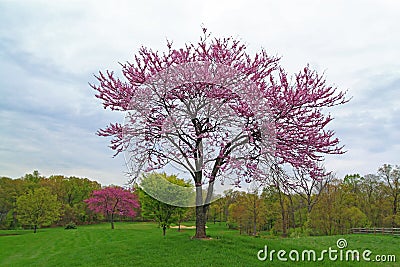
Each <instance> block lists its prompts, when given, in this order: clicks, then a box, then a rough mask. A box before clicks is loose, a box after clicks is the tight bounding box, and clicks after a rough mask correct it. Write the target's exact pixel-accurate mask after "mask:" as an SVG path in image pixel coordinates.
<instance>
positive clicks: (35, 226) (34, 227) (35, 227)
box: [33, 224, 37, 234]
mask: <svg viewBox="0 0 400 267" xmlns="http://www.w3.org/2000/svg"><path fill="white" fill-rule="evenodd" d="M36 230H37V225H36V224H35V225H34V226H33V233H35V234H36Z"/></svg>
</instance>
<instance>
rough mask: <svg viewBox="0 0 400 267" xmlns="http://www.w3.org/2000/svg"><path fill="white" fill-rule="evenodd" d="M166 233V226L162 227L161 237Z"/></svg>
mask: <svg viewBox="0 0 400 267" xmlns="http://www.w3.org/2000/svg"><path fill="white" fill-rule="evenodd" d="M166 231H167V226H166V225H163V227H162V235H163V236H165V232H166Z"/></svg>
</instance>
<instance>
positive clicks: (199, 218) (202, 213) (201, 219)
mask: <svg viewBox="0 0 400 267" xmlns="http://www.w3.org/2000/svg"><path fill="white" fill-rule="evenodd" d="M207 206H208V205H201V206H197V207H196V235H195V236H194V237H195V238H206V237H207V235H206V216H207Z"/></svg>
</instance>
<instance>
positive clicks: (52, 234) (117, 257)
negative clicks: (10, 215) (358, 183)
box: [0, 223, 400, 267]
mask: <svg viewBox="0 0 400 267" xmlns="http://www.w3.org/2000/svg"><path fill="white" fill-rule="evenodd" d="M208 226H209V228H208V230H207V231H208V234H209V235H210V236H211V238H212V239H210V240H193V239H191V238H190V237H191V236H193V235H194V230H188V229H187V230H184V231H182V232H178V231H177V230H176V229H169V230H168V231H167V236H166V237H165V238H164V237H162V233H161V230H160V229H159V228H157V225H156V224H152V223H117V224H116V229H115V230H111V229H110V225H109V224H99V225H91V226H80V227H78V229H77V230H64V229H63V228H48V229H39V231H38V233H36V234H34V233H33V232H32V231H27V230H24V231H0V266H2V267H3V266H174V267H178V266H188V267H189V266H400V237H394V236H382V235H345V236H328V237H301V238H286V239H281V238H274V239H268V238H262V237H261V238H254V237H249V236H240V235H239V234H238V231H230V230H226V228H225V227H224V226H223V225H218V224H216V225H213V224H209V225H208ZM11 234H15V235H11ZM339 238H345V239H346V240H347V243H348V246H347V248H346V249H351V250H354V249H358V250H360V251H361V252H362V251H363V250H365V249H369V250H371V251H372V255H371V256H370V258H371V259H373V258H374V257H375V255H377V254H385V255H387V254H394V255H396V260H397V263H393V262H392V263H388V262H386V263H382V262H379V263H377V262H365V261H360V262H346V261H339V260H337V261H329V260H328V255H326V256H325V261H323V262H304V261H299V262H293V261H291V260H289V261H288V262H280V261H278V259H277V257H276V254H275V255H274V259H273V261H272V262H271V261H269V260H266V261H259V260H258V259H257V252H258V251H259V250H261V249H263V248H264V246H265V245H267V246H268V249H269V250H272V249H274V250H276V251H278V250H280V249H284V250H286V251H287V253H289V251H290V250H293V249H296V250H298V251H300V252H301V251H303V250H311V249H313V250H315V251H316V252H317V253H318V254H317V257H318V256H319V253H320V252H321V251H322V250H324V249H329V247H332V249H337V246H336V241H337V239H339ZM286 257H287V255H286Z"/></svg>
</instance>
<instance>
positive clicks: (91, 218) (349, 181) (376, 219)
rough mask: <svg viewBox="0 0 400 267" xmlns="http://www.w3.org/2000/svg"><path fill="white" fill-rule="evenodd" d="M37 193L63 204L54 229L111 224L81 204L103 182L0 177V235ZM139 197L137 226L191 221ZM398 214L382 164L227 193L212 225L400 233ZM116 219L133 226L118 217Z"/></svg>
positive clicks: (290, 231) (284, 231)
mask: <svg viewBox="0 0 400 267" xmlns="http://www.w3.org/2000/svg"><path fill="white" fill-rule="evenodd" d="M161 176H162V175H161ZM164 176H165V174H164ZM178 180H179V179H178ZM38 188H46V189H47V190H48V192H49V194H52V195H54V196H55V197H56V199H57V201H58V202H59V203H60V205H61V212H60V214H61V216H60V219H59V220H58V221H56V222H55V223H53V225H62V226H64V225H67V224H69V223H71V222H72V223H74V224H78V225H79V224H90V223H96V222H99V221H103V220H105V219H106V218H104V216H103V215H101V214H96V213H94V212H93V211H91V210H90V209H88V207H87V204H86V203H85V202H84V200H85V199H88V198H89V197H90V196H91V194H92V192H93V191H94V190H99V189H101V188H102V186H101V184H100V183H98V182H96V181H92V180H89V179H88V178H79V177H65V176H62V175H52V176H50V177H43V176H41V175H40V174H39V172H38V171H34V172H33V173H32V174H26V175H25V176H24V177H21V178H19V179H10V178H7V177H2V178H0V229H15V228H18V227H21V226H23V225H21V223H19V222H18V216H17V212H16V211H17V209H16V204H17V200H18V198H19V197H21V196H23V195H26V194H28V193H29V192H32V191H34V190H35V189H38ZM46 192H47V191H46ZM135 192H136V193H137V194H138V196H139V200H140V202H141V203H140V204H141V209H140V210H138V212H137V214H138V215H137V217H136V218H135V220H155V221H158V222H159V223H160V225H161V224H162V220H160V218H161V215H162V216H164V215H165V214H166V215H165V216H166V217H171V218H173V220H170V221H168V220H167V222H168V223H167V225H168V226H169V223H173V222H174V221H176V222H175V223H179V224H180V223H181V222H183V221H188V220H194V214H195V213H194V209H193V208H183V209H182V208H181V209H171V208H169V207H168V205H167V206H165V205H164V206H162V205H161V204H157V202H154V201H156V200H154V199H151V198H150V197H149V196H146V195H145V194H143V193H140V192H142V191H141V190H136V191H135ZM155 207H157V208H155ZM160 207H162V209H160ZM399 209H400V168H399V167H398V166H392V165H388V164H385V165H383V166H382V167H381V168H379V170H378V171H377V173H376V174H368V175H365V176H361V175H359V174H353V175H346V176H345V177H344V179H337V178H335V177H334V176H333V175H326V176H324V177H322V178H321V179H320V180H314V179H312V178H311V177H310V176H308V175H307V174H306V173H303V172H301V171H295V172H294V174H293V175H291V176H288V175H285V174H283V175H282V176H281V177H274V178H271V183H270V185H268V186H264V187H262V188H253V189H250V190H247V192H243V191H234V190H228V191H225V192H224V194H223V195H222V196H220V198H219V199H218V200H217V201H215V202H213V203H212V204H211V205H210V206H209V211H208V221H209V222H210V223H224V224H226V225H227V227H229V228H231V229H237V230H238V231H240V233H243V234H250V235H257V234H258V233H259V232H261V231H264V232H265V231H269V232H270V234H271V235H283V236H289V235H291V236H298V235H333V234H343V233H347V232H348V230H349V229H350V228H355V227H370V228H373V227H400V215H399V213H398V210H399ZM172 211H173V213H171V212H172ZM158 217H160V218H158ZM117 220H132V219H131V218H125V217H123V216H120V217H118V218H117Z"/></svg>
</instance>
